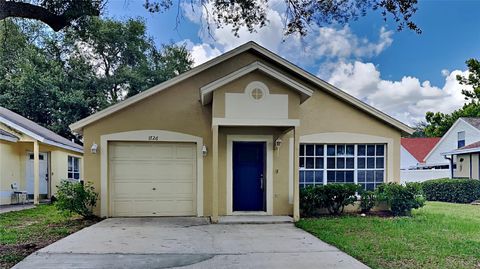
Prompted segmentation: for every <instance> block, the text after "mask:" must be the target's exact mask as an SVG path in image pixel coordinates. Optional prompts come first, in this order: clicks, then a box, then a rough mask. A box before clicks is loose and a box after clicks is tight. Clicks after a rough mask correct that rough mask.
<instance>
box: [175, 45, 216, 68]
mask: <svg viewBox="0 0 480 269" xmlns="http://www.w3.org/2000/svg"><path fill="white" fill-rule="evenodd" d="M182 43H184V44H186V47H187V49H188V50H190V53H191V54H192V57H193V60H194V65H195V66H196V65H200V64H202V63H204V62H206V61H208V60H210V59H212V58H214V57H216V56H218V55H220V54H222V52H221V51H220V50H218V49H217V48H215V47H212V46H210V45H208V44H205V43H202V44H194V43H193V42H191V41H190V40H186V41H184V42H182Z"/></svg>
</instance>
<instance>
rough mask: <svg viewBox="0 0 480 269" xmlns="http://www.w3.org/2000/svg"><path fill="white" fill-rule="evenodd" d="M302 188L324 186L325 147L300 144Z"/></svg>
mask: <svg viewBox="0 0 480 269" xmlns="http://www.w3.org/2000/svg"><path fill="white" fill-rule="evenodd" d="M299 153H300V154H299V155H300V156H299V157H300V171H299V172H300V187H302V188H304V187H307V186H315V185H323V171H324V168H323V166H324V146H323V145H322V144H300V152H299Z"/></svg>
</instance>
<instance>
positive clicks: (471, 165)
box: [470, 153, 472, 179]
mask: <svg viewBox="0 0 480 269" xmlns="http://www.w3.org/2000/svg"><path fill="white" fill-rule="evenodd" d="M470 179H472V153H470Z"/></svg>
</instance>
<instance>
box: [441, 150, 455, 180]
mask: <svg viewBox="0 0 480 269" xmlns="http://www.w3.org/2000/svg"><path fill="white" fill-rule="evenodd" d="M443 158H445V159H447V160H448V161H449V162H450V178H453V155H450V158H449V157H447V155H445V156H443Z"/></svg>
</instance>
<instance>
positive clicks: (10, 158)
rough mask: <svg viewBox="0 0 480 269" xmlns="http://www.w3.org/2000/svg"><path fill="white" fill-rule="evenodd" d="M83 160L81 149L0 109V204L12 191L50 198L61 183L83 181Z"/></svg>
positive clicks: (39, 197)
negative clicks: (62, 181)
mask: <svg viewBox="0 0 480 269" xmlns="http://www.w3.org/2000/svg"><path fill="white" fill-rule="evenodd" d="M82 156H83V147H82V146H80V145H78V144H76V143H73V142H72V141H70V140H68V139H66V138H64V137H62V136H60V135H58V134H56V133H54V132H52V131H50V130H48V129H46V128H44V127H42V126H40V125H38V124H37V123H35V122H33V121H31V120H29V119H26V118H24V117H22V116H20V115H19V114H16V113H14V112H12V111H10V110H8V109H6V108H3V107H0V204H2V205H3V204H10V203H11V202H12V200H14V199H12V198H14V197H15V195H13V194H14V191H17V192H26V194H27V196H28V197H30V198H34V202H35V203H38V202H39V200H40V199H46V198H50V197H51V196H52V195H53V194H55V192H56V186H57V185H58V184H59V183H60V181H61V180H63V179H70V180H80V179H81V178H82V176H83V175H82V165H83V161H82V158H83V157H82Z"/></svg>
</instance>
